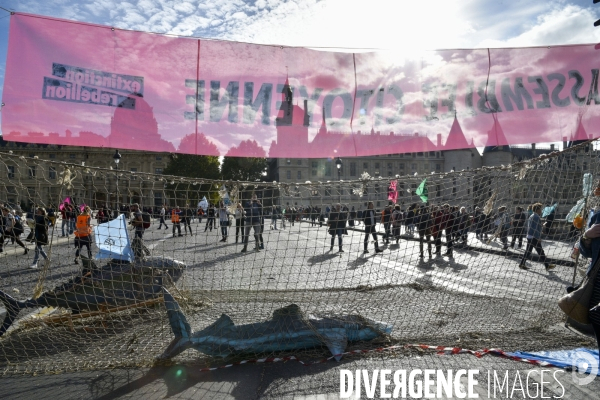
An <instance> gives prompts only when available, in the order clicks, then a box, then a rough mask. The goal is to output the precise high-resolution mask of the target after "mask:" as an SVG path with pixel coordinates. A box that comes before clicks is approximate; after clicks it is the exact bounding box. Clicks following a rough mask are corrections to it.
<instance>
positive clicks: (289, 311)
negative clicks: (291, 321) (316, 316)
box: [273, 304, 306, 320]
mask: <svg viewBox="0 0 600 400" xmlns="http://www.w3.org/2000/svg"><path fill="white" fill-rule="evenodd" d="M290 317H291V318H299V319H306V318H305V316H304V313H303V312H302V310H301V309H300V307H298V306H297V305H296V304H290V305H289V306H285V307H282V308H278V309H277V310H275V311H273V320H277V319H279V318H290Z"/></svg>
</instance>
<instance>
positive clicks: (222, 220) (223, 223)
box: [218, 201, 229, 242]
mask: <svg viewBox="0 0 600 400" xmlns="http://www.w3.org/2000/svg"><path fill="white" fill-rule="evenodd" d="M218 214H219V226H220V227H221V236H222V239H221V240H219V242H227V228H228V227H229V214H228V213H227V206H225V203H223V202H222V201H221V202H219V209H218Z"/></svg>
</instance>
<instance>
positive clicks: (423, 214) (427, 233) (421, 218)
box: [414, 205, 433, 259]
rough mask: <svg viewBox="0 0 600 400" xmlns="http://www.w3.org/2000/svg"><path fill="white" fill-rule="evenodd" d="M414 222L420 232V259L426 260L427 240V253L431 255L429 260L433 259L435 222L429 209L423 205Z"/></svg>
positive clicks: (418, 210)
mask: <svg viewBox="0 0 600 400" xmlns="http://www.w3.org/2000/svg"><path fill="white" fill-rule="evenodd" d="M414 221H415V225H416V226H417V231H418V232H419V250H420V251H421V254H420V256H419V257H420V258H424V256H423V242H424V241H425V240H427V253H429V259H431V224H432V222H433V221H432V218H431V213H430V212H429V209H428V208H427V207H426V206H424V205H421V206H420V207H419V208H418V209H417V211H416V212H415V216H414Z"/></svg>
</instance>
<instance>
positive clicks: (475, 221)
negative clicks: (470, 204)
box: [473, 207, 483, 240]
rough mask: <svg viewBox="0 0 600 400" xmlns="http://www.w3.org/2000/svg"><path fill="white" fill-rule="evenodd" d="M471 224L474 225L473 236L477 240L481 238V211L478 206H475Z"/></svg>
mask: <svg viewBox="0 0 600 400" xmlns="http://www.w3.org/2000/svg"><path fill="white" fill-rule="evenodd" d="M473 225H475V238H476V239H478V240H483V237H482V236H481V231H482V228H483V213H482V212H481V209H480V208H479V207H475V212H474V213H473Z"/></svg>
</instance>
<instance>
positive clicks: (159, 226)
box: [158, 205, 169, 230]
mask: <svg viewBox="0 0 600 400" xmlns="http://www.w3.org/2000/svg"><path fill="white" fill-rule="evenodd" d="M165 213H166V211H165V206H164V205H163V206H162V207H161V208H160V213H159V215H158V216H159V218H160V224H159V225H158V230H160V229H161V228H162V226H163V224H164V226H165V229H169V226H168V225H167V223H166V222H165Z"/></svg>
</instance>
